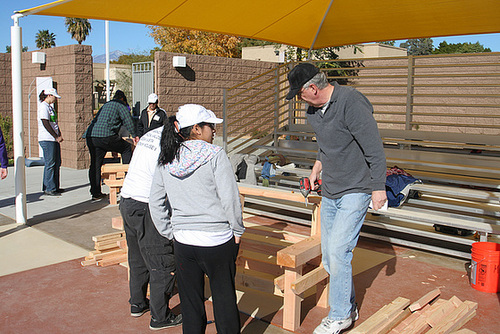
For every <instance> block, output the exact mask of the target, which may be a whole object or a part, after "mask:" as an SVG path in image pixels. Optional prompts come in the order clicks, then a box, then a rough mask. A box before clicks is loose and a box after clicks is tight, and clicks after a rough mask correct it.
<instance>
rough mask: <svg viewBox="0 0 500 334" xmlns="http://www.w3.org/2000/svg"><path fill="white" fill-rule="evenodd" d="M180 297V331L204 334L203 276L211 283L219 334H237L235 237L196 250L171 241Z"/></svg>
mask: <svg viewBox="0 0 500 334" xmlns="http://www.w3.org/2000/svg"><path fill="white" fill-rule="evenodd" d="M174 248H175V263H176V267H177V277H178V281H177V284H178V287H179V296H180V299H181V308H182V332H183V333H184V334H202V333H205V329H206V326H207V315H206V313H205V295H204V286H205V274H206V275H207V276H208V278H209V280H210V289H211V290H212V299H213V307H214V315H215V326H216V327H217V333H219V334H235V333H239V332H240V315H239V312H238V306H237V304H236V292H235V286H234V277H235V274H236V263H235V261H236V257H237V255H238V249H239V245H238V244H236V243H235V242H234V238H232V239H231V240H229V241H228V242H226V243H225V244H222V245H220V246H215V247H198V246H190V245H185V244H181V243H180V242H177V241H174Z"/></svg>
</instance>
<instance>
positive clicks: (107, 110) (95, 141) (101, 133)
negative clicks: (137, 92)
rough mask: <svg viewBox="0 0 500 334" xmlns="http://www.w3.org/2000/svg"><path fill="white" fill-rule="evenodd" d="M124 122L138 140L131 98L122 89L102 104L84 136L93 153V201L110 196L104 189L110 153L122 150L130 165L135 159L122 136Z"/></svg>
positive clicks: (125, 162)
mask: <svg viewBox="0 0 500 334" xmlns="http://www.w3.org/2000/svg"><path fill="white" fill-rule="evenodd" d="M122 125H124V126H125V128H126V129H127V130H128V131H129V132H130V134H131V135H132V137H134V143H137V141H139V137H137V136H136V131H135V126H134V122H133V120H132V115H131V114H130V109H129V106H128V103H127V97H126V96H125V94H124V93H123V92H122V91H121V90H117V91H116V93H115V95H114V96H113V100H111V101H109V102H106V103H105V104H104V105H103V106H102V107H101V109H100V110H99V112H98V113H97V115H96V116H95V117H94V119H93V120H92V122H91V123H90V125H89V127H88V128H87V130H86V131H85V134H84V135H83V138H85V139H86V140H87V147H88V148H89V152H90V168H89V181H90V194H91V195H92V200H98V199H101V198H104V197H106V195H105V194H103V193H102V192H101V167H102V165H103V162H104V156H105V155H106V153H107V152H108V151H112V152H119V153H120V154H121V156H122V163H124V164H128V163H129V162H130V159H131V158H132V147H131V145H130V144H129V143H128V142H127V141H125V140H123V139H122V138H121V137H120V136H119V135H118V132H119V131H120V127H121V126H122Z"/></svg>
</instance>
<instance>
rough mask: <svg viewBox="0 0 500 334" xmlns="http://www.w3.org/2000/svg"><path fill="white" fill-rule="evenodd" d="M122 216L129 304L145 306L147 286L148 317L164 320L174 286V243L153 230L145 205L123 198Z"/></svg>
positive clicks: (168, 310) (121, 205) (121, 203)
mask: <svg viewBox="0 0 500 334" xmlns="http://www.w3.org/2000/svg"><path fill="white" fill-rule="evenodd" d="M120 213H121V214H122V217H123V222H124V224H123V225H124V227H125V233H126V237H127V246H128V263H129V267H130V282H129V287H130V300H129V302H130V304H131V305H132V304H135V305H138V306H145V305H146V304H147V299H146V292H147V289H148V283H149V285H150V308H151V317H152V318H153V319H155V320H156V321H159V322H161V321H164V320H166V318H167V316H168V314H169V313H170V308H169V307H168V302H169V300H170V297H171V296H172V290H173V289H174V285H175V275H174V274H175V259H174V249H173V242H172V241H171V240H168V239H167V238H165V237H163V236H162V235H160V233H158V231H157V230H156V228H155V226H154V224H153V221H152V220H151V215H150V214H149V208H148V204H147V203H143V202H139V201H136V200H134V199H131V198H122V200H121V201H120Z"/></svg>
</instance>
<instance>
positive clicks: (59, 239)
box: [0, 167, 500, 334]
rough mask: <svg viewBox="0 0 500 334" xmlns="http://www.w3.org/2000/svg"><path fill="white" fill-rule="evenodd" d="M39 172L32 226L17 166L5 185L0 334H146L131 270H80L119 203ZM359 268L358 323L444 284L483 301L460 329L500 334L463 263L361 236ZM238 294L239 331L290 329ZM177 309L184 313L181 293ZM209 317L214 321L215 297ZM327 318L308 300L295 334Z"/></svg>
mask: <svg viewBox="0 0 500 334" xmlns="http://www.w3.org/2000/svg"><path fill="white" fill-rule="evenodd" d="M42 173H43V167H30V168H27V169H26V181H27V182H26V183H27V201H28V204H27V209H28V215H27V216H28V224H27V225H18V224H16V223H15V201H14V194H15V191H14V171H13V169H12V168H9V176H8V178H7V179H6V180H3V181H0V189H1V192H0V291H2V297H3V298H2V303H1V304H0V313H1V314H2V317H0V332H1V333H106V334H109V333H137V332H139V333H141V332H148V331H149V329H147V328H148V323H149V316H142V317H140V318H138V319H135V318H131V317H130V315H129V305H128V281H127V270H126V268H124V267H122V266H119V265H114V266H109V267H104V268H102V267H94V266H91V267H81V265H80V261H81V260H82V258H83V257H84V256H86V255H87V254H88V252H89V251H90V250H93V249H94V243H93V241H92V236H94V235H99V234H104V233H110V232H114V231H115V230H113V229H112V228H111V218H112V217H116V216H118V215H119V211H118V207H117V206H116V205H109V201H107V200H101V201H96V202H92V201H91V200H90V194H89V185H88V179H87V170H73V169H68V168H62V170H61V186H62V187H63V188H65V189H66V192H65V193H64V194H63V195H62V196H61V197H49V196H44V195H43V193H42V191H41V180H42ZM104 190H106V189H104ZM259 219H260V218H259V217H254V218H253V222H257V221H258V220H259ZM353 266H354V281H355V286H356V293H357V302H358V304H359V306H360V320H359V322H358V323H361V322H362V321H363V320H366V319H367V318H368V317H369V316H370V315H372V314H373V313H375V312H376V311H377V310H378V309H380V308H381V307H382V306H384V305H386V304H388V303H390V302H391V301H392V300H394V299H395V298H397V297H399V296H402V297H406V298H409V299H410V300H412V301H414V300H417V299H418V298H420V297H421V296H422V295H424V294H425V293H426V292H428V291H431V290H432V289H435V288H437V287H439V288H440V289H441V291H442V294H441V297H442V298H445V299H449V298H451V297H452V296H457V297H459V298H460V299H461V300H471V301H475V302H477V303H478V304H479V307H478V310H477V315H476V316H475V317H474V318H473V319H472V320H471V321H470V322H468V323H467V324H466V325H465V326H464V327H466V328H469V329H471V330H474V331H476V332H477V333H500V330H499V328H500V317H498V314H500V305H499V298H498V297H499V294H494V293H484V292H480V291H477V290H475V289H473V288H472V287H471V286H470V284H469V280H468V274H467V267H468V262H467V261H464V260H459V259H455V258H451V257H446V256H439V255H434V254H431V253H427V252H420V251H415V250H412V249H407V248H403V247H396V246H392V245H389V244H385V243H380V242H374V241H369V240H363V239H362V240H360V243H359V247H358V249H357V250H356V251H355V258H354V261H353ZM238 297H239V308H240V310H241V311H242V313H241V320H242V324H243V325H244V327H243V329H242V333H247V334H254V333H255V334H264V333H265V334H279V333H289V332H288V331H286V330H284V329H282V328H281V324H282V310H281V309H280V307H279V306H280V303H281V299H280V298H278V297H274V296H272V295H265V294H260V293H258V292H252V291H238ZM172 307H174V310H179V301H178V298H177V296H174V298H173V299H172ZM273 307H274V308H273ZM207 312H208V315H209V319H210V317H212V319H213V315H212V313H211V304H210V302H209V301H207ZM326 314H327V310H326V309H323V308H318V307H312V303H311V301H310V300H309V299H306V300H305V302H304V303H303V312H302V322H301V327H300V328H299V329H298V330H297V331H296V332H297V333H312V331H313V329H314V327H315V326H317V325H318V324H319V322H320V321H321V319H322V318H323V317H324V316H326ZM252 316H254V317H256V318H259V319H260V320H258V319H256V318H253V317H252ZM358 323H357V324H358ZM163 332H165V333H181V329H180V328H173V329H168V330H164V331H163ZM215 332H216V330H215V325H214V324H210V325H208V327H207V333H215Z"/></svg>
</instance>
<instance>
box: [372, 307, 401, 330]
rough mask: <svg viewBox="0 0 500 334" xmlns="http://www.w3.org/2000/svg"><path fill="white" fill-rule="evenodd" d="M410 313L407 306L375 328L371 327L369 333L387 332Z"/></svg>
mask: <svg viewBox="0 0 500 334" xmlns="http://www.w3.org/2000/svg"><path fill="white" fill-rule="evenodd" d="M410 314H411V311H410V309H408V308H405V309H403V310H400V311H398V312H397V313H395V314H394V315H392V316H391V317H389V318H388V319H387V320H386V321H385V322H384V323H382V324H380V325H379V326H378V327H377V328H374V329H372V330H371V331H370V334H387V333H389V331H390V330H391V329H392V328H394V327H395V326H397V325H398V324H399V323H400V322H401V321H403V320H404V319H406V318H408V316H409V315H410Z"/></svg>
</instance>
